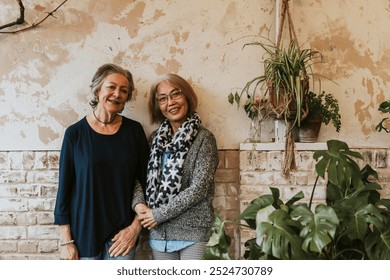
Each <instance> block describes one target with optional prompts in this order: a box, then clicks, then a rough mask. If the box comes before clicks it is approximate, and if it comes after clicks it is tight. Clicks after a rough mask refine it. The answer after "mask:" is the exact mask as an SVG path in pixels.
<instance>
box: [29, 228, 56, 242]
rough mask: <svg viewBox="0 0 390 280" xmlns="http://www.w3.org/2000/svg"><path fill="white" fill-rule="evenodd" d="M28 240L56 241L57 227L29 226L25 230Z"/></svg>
mask: <svg viewBox="0 0 390 280" xmlns="http://www.w3.org/2000/svg"><path fill="white" fill-rule="evenodd" d="M27 232H28V238H29V239H40V240H45V239H58V238H59V235H58V227H57V226H30V227H28V228H27Z"/></svg>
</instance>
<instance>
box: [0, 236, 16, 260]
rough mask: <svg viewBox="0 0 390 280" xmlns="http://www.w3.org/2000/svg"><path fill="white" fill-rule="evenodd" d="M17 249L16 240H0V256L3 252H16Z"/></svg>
mask: <svg viewBox="0 0 390 280" xmlns="http://www.w3.org/2000/svg"><path fill="white" fill-rule="evenodd" d="M17 250H18V243H17V241H14V240H7V241H4V240H2V241H0V253H1V254H0V256H1V255H4V253H13V252H17ZM0 258H1V257H0ZM3 260H4V259H3Z"/></svg>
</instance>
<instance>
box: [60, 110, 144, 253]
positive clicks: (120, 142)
mask: <svg viewBox="0 0 390 280" xmlns="http://www.w3.org/2000/svg"><path fill="white" fill-rule="evenodd" d="M148 155H149V145H148V142H147V139H146V136H145V132H144V130H143V128H142V126H141V124H140V123H138V122H136V121H134V120H131V119H128V118H125V117H122V124H121V126H120V128H119V130H118V131H117V132H116V133H115V134H112V135H104V134H99V133H97V132H96V131H94V130H93V129H92V128H91V127H90V125H89V124H88V122H87V120H86V118H83V119H81V120H80V121H78V122H77V123H75V124H73V125H71V126H70V127H68V128H67V129H66V131H65V135H64V140H63V143H62V148H61V154H60V162H59V164H60V166H59V167H60V170H59V185H58V193H57V200H56V205H55V210H54V223H55V224H58V225H62V224H70V229H71V233H72V238H73V239H74V240H75V244H76V246H77V249H78V251H79V256H80V257H93V256H96V255H98V254H99V253H100V252H101V251H102V249H103V246H104V243H105V242H106V241H109V240H110V239H111V238H112V237H113V236H114V235H115V234H116V233H118V231H119V230H121V229H123V228H125V227H127V226H129V225H130V224H131V223H132V222H133V219H134V216H135V213H134V211H133V210H132V208H131V201H132V198H133V192H134V186H135V180H136V179H138V180H139V181H140V182H141V184H142V186H145V183H146V166H147V160H148Z"/></svg>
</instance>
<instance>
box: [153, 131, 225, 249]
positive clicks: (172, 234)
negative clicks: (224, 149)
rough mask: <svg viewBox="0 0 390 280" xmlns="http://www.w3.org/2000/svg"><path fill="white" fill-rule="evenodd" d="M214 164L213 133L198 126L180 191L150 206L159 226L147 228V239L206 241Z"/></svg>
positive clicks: (215, 166)
mask: <svg viewBox="0 0 390 280" xmlns="http://www.w3.org/2000/svg"><path fill="white" fill-rule="evenodd" d="M217 166H218V150H217V143H216V140H215V137H214V135H213V134H212V133H211V132H210V131H209V130H207V129H206V128H204V127H200V128H199V130H198V135H197V136H196V138H195V140H194V142H193V144H192V146H191V148H190V150H189V151H188V154H187V157H186V159H185V161H184V165H183V177H182V187H181V190H180V193H179V194H178V195H177V196H176V197H174V198H173V199H172V200H171V201H169V203H168V204H164V205H161V206H159V207H158V208H155V209H153V217H154V219H155V220H156V222H157V223H158V226H157V227H156V228H154V229H151V230H150V235H149V239H155V240H188V241H196V242H201V241H208V239H209V230H210V228H211V226H212V223H213V206H212V200H213V197H214V189H215V187H214V175H215V171H216V169H217Z"/></svg>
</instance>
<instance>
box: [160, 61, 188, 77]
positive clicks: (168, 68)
mask: <svg viewBox="0 0 390 280" xmlns="http://www.w3.org/2000/svg"><path fill="white" fill-rule="evenodd" d="M181 67H182V64H181V63H180V62H179V61H177V60H176V59H173V58H172V59H168V60H166V61H165V65H163V64H161V63H159V64H157V67H156V73H157V74H158V75H163V74H166V73H176V74H177V73H179V70H180V68H181Z"/></svg>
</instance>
